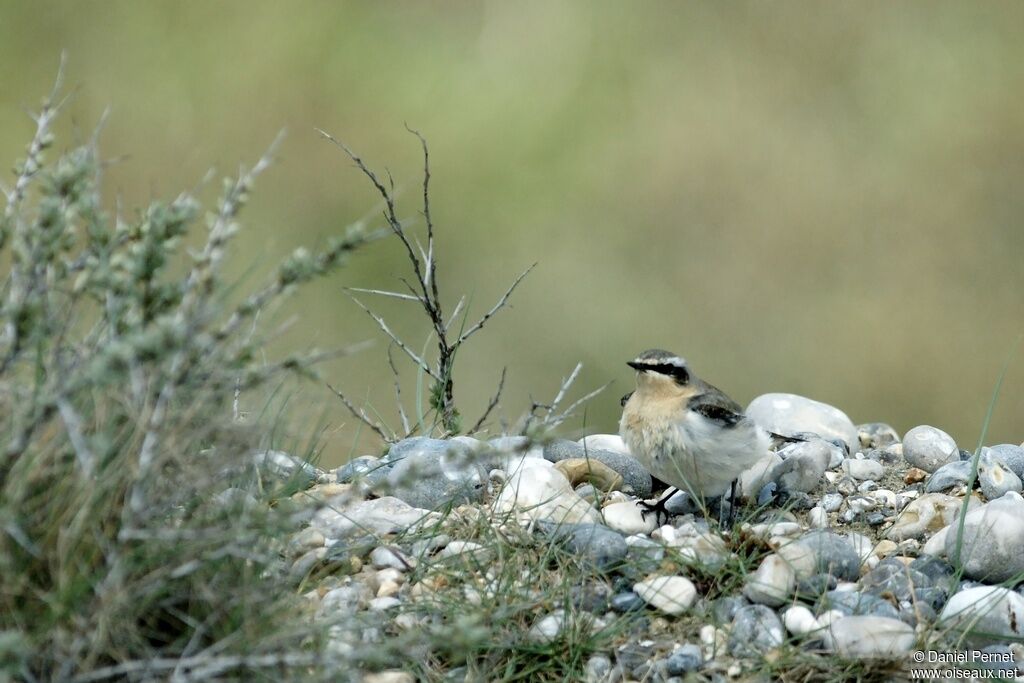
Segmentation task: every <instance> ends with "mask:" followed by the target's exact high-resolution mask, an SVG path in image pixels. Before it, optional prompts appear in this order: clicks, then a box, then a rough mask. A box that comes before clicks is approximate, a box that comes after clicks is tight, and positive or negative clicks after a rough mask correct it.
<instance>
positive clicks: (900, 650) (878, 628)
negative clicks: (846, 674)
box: [828, 616, 917, 659]
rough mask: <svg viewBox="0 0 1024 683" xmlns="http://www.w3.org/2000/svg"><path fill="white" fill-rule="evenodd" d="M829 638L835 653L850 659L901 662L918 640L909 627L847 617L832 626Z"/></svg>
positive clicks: (877, 619) (890, 621)
mask: <svg viewBox="0 0 1024 683" xmlns="http://www.w3.org/2000/svg"><path fill="white" fill-rule="evenodd" d="M828 635H829V638H828V640H829V641H830V644H831V645H832V648H833V649H834V650H835V651H836V653H837V654H839V655H840V656H842V657H850V658H878V659H896V658H902V657H903V656H904V655H905V654H906V653H907V652H909V651H910V649H911V648H912V647H913V646H914V643H915V642H916V640H917V636H916V635H915V633H914V629H913V627H911V626H909V625H908V624H905V623H903V622H902V621H900V620H898V619H892V618H888V617H876V616H853V617H844V618H842V619H839V620H837V621H835V622H833V623H832V624H831V625H830V627H829V629H828Z"/></svg>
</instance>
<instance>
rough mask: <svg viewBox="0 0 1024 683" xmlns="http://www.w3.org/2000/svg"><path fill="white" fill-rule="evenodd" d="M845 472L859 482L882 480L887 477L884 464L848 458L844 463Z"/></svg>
mask: <svg viewBox="0 0 1024 683" xmlns="http://www.w3.org/2000/svg"><path fill="white" fill-rule="evenodd" d="M843 471H845V472H846V473H847V474H849V475H850V476H851V477H853V478H854V479H856V480H858V481H864V480H867V479H871V480H875V479H881V478H882V477H883V476H884V475H885V468H883V467H882V463H880V462H876V461H875V460H867V459H859V458H847V459H846V460H844V461H843Z"/></svg>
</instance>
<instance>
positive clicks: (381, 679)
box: [363, 671, 416, 683]
mask: <svg viewBox="0 0 1024 683" xmlns="http://www.w3.org/2000/svg"><path fill="white" fill-rule="evenodd" d="M363 683H416V678H415V677H414V676H413V675H412V674H410V673H406V672H405V671H378V672H376V673H369V674H365V675H364V676H363Z"/></svg>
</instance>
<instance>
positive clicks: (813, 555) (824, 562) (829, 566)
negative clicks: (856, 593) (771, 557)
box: [776, 531, 860, 581]
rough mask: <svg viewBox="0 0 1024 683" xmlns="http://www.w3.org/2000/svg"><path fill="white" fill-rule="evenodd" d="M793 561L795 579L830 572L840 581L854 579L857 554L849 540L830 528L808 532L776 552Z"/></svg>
mask: <svg viewBox="0 0 1024 683" xmlns="http://www.w3.org/2000/svg"><path fill="white" fill-rule="evenodd" d="M776 552H777V553H778V554H779V555H781V556H782V557H783V559H785V560H788V561H790V562H792V564H793V567H794V569H795V571H796V573H797V578H798V579H799V578H804V577H807V576H812V575H814V574H831V575H832V576H835V577H836V578H837V579H840V580H847V581H856V580H857V578H858V577H859V576H860V556H859V555H858V554H857V551H856V550H855V549H854V547H853V545H852V544H851V543H850V540H849V539H848V538H846V537H845V536H840V535H839V534H835V533H832V532H831V531H809V532H807V533H806V534H804V535H803V536H801V537H800V538H799V539H797V540H796V541H794V542H792V543H789V544H787V545H783V546H781V547H779V548H778V549H777V551H776Z"/></svg>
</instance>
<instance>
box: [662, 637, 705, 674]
mask: <svg viewBox="0 0 1024 683" xmlns="http://www.w3.org/2000/svg"><path fill="white" fill-rule="evenodd" d="M703 665H704V655H703V653H701V650H700V646H699V645H694V644H693V643H686V644H685V645H681V646H679V647H678V648H676V649H675V650H674V651H673V652H672V654H670V655H669V656H668V658H667V659H666V660H665V670H666V671H667V672H668V674H669V675H670V676H681V675H683V674H686V673H689V672H691V671H697V670H698V669H700V667H701V666H703Z"/></svg>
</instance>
